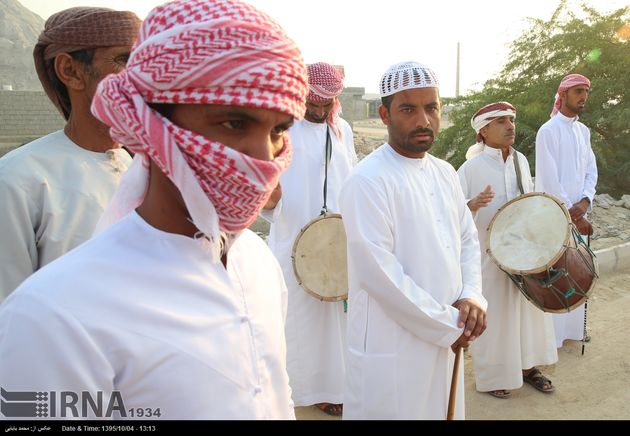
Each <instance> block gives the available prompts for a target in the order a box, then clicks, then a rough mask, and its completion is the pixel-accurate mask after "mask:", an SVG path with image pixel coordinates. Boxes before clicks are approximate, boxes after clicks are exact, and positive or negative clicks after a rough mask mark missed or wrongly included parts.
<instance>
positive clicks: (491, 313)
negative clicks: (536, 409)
mask: <svg viewBox="0 0 630 436" xmlns="http://www.w3.org/2000/svg"><path fill="white" fill-rule="evenodd" d="M515 119H516V109H515V108H514V106H512V105H511V104H510V103H507V102H497V103H492V104H489V105H486V106H484V107H482V108H481V109H479V110H478V111H477V112H476V113H475V114H474V115H473V117H472V119H471V125H472V127H473V129H475V131H476V132H477V143H476V144H475V145H473V146H472V147H471V148H470V149H469V153H468V154H467V156H468V160H467V161H466V162H465V163H464V164H463V165H462V166H461V167H460V168H459V169H458V170H457V173H458V175H459V180H460V183H461V185H462V190H463V191H464V196H465V197H466V198H469V199H470V200H469V201H468V207H469V208H470V210H471V211H472V212H473V216H474V218H475V224H476V226H477V231H478V232H479V242H480V245H481V275H482V281H483V294H484V297H486V299H487V300H488V312H487V317H488V328H487V329H486V331H485V333H484V334H483V336H481V337H480V338H479V339H478V340H476V341H475V342H474V343H473V344H472V345H471V346H470V351H471V355H472V357H473V365H474V368H475V383H476V388H477V390H478V391H479V392H488V393H489V394H490V395H493V396H494V397H497V398H509V397H510V395H511V394H510V389H517V388H520V387H521V386H522V385H523V381H526V382H527V383H530V384H531V385H532V386H534V387H535V388H536V389H538V390H540V391H541V392H545V393H550V392H552V391H553V390H554V386H553V384H552V383H551V380H549V379H548V378H546V377H545V376H544V375H542V373H541V372H540V370H539V369H538V368H536V367H535V365H550V364H552V363H555V362H556V361H557V360H558V353H557V350H556V347H555V340H554V336H553V321H552V318H551V315H550V314H547V313H545V312H543V311H541V310H540V309H538V308H537V307H535V306H534V305H533V304H532V303H530V302H529V301H527V299H526V298H525V297H524V296H523V294H522V293H521V292H520V290H519V289H518V288H517V287H516V285H514V283H513V282H512V280H511V279H510V278H509V277H508V275H507V274H505V273H504V272H503V271H501V270H500V269H499V268H498V266H497V265H496V264H495V263H494V261H493V260H492V258H491V257H490V256H489V255H488V254H487V253H486V249H487V228H488V226H489V224H490V221H491V220H492V218H493V217H494V216H495V214H496V213H497V211H498V210H499V208H501V207H502V206H503V205H505V203H507V202H508V201H510V200H512V199H513V198H516V197H518V196H519V195H521V194H526V193H528V192H531V191H532V190H533V187H534V186H533V183H532V178H531V175H530V171H529V163H528V162H527V158H526V157H525V156H524V155H523V154H522V153H520V152H518V151H516V150H515V149H514V148H513V147H512V144H514V139H515V138H516V136H515V135H516V121H515ZM519 175H520V181H519V179H518V177H519ZM521 190H522V191H521Z"/></svg>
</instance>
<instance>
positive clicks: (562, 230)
mask: <svg viewBox="0 0 630 436" xmlns="http://www.w3.org/2000/svg"><path fill="white" fill-rule="evenodd" d="M570 232H571V218H570V215H569V212H568V211H567V209H566V208H565V207H564V206H563V205H562V203H561V202H560V201H559V200H557V199H556V198H555V197H552V196H550V195H548V194H544V193H540V192H534V193H531V194H525V195H522V196H520V197H517V198H515V199H513V200H512V201H510V202H508V203H506V204H505V206H503V207H502V208H501V209H499V211H498V212H497V213H496V215H495V216H494V218H492V221H491V222H490V226H489V227H488V254H489V255H490V256H491V257H492V258H494V261H495V262H496V263H497V264H498V265H499V266H500V267H501V268H503V269H504V270H505V271H507V272H509V273H512V274H527V273H535V272H540V271H544V270H546V268H547V266H549V265H553V264H554V263H555V262H556V261H557V260H558V259H559V258H560V256H561V255H562V253H563V251H564V246H565V244H566V243H567V241H568V239H569V237H570V234H571V233H570Z"/></svg>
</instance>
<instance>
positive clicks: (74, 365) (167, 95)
mask: <svg viewBox="0 0 630 436" xmlns="http://www.w3.org/2000/svg"><path fill="white" fill-rule="evenodd" d="M306 94H307V79H306V66H305V65H304V62H303V59H302V54H301V52H300V50H299V49H298V47H297V46H296V45H295V43H294V42H293V41H292V40H291V39H290V38H289V37H288V36H287V35H286V33H285V32H284V31H283V30H282V28H281V27H280V26H279V25H278V24H277V23H276V22H275V21H273V20H272V19H271V18H270V17H269V16H267V15H265V14H264V13H262V12H260V11H258V10H257V9H255V8H254V7H253V6H250V5H248V4H247V3H244V2H240V1H237V0H211V1H209V0H175V1H171V2H167V3H165V4H163V5H161V6H158V7H156V8H155V9H153V11H151V12H150V13H149V15H148V17H147V18H146V20H145V21H144V23H143V25H142V28H141V29H140V35H139V37H138V40H137V41H136V44H135V46H134V48H133V50H132V52H131V55H130V58H129V63H128V66H127V69H126V70H125V71H123V72H121V73H119V74H116V75H110V76H108V77H107V78H106V79H104V80H103V82H101V84H100V85H99V87H98V90H97V92H96V95H95V97H94V101H93V103H92V112H93V113H94V115H95V116H96V117H97V118H98V119H100V120H101V121H103V122H104V123H105V124H107V125H109V126H111V130H110V133H111V135H112V137H113V138H115V139H116V140H118V141H119V142H120V143H121V144H123V145H125V146H127V147H129V148H130V149H131V150H132V151H133V152H135V157H134V161H133V163H132V165H131V167H130V169H129V171H128V172H127V173H126V175H125V177H124V178H123V181H122V183H121V185H120V187H119V190H118V191H117V192H116V195H115V196H114V199H113V200H112V203H111V205H110V208H109V209H108V210H107V211H106V213H105V216H104V221H103V222H102V224H101V225H102V226H103V229H102V230H101V231H100V233H98V234H97V235H96V236H94V237H93V238H92V239H91V240H89V241H88V242H87V243H85V244H83V245H82V246H81V247H79V248H77V249H75V250H73V251H72V252H70V253H68V254H67V255H65V256H64V257H62V258H60V259H59V260H58V261H57V262H54V263H52V264H50V265H48V266H47V267H45V268H43V269H42V270H41V271H39V272H38V273H36V274H34V275H33V276H32V277H31V278H29V279H28V280H26V281H25V282H24V284H23V285H22V286H21V287H20V288H18V289H17V290H16V291H15V292H14V293H13V295H12V296H11V297H10V298H9V299H8V300H7V301H6V302H5V303H3V304H2V305H1V306H0V355H1V356H2V365H0V380H2V386H3V388H4V389H5V390H7V391H24V390H26V391H33V390H34V391H37V392H40V391H45V392H49V391H57V392H60V391H70V392H74V393H82V392H86V393H88V394H90V395H91V397H92V398H97V396H99V395H100V397H101V398H102V399H103V403H104V404H108V403H109V402H110V400H111V398H121V401H123V402H124V406H125V408H121V409H117V410H116V411H115V412H114V415H113V416H112V417H113V418H125V417H127V418H135V417H144V418H153V419H155V418H161V419H294V418H295V415H294V411H293V402H292V401H291V389H290V387H289V377H288V375H287V371H286V346H285V339H284V314H285V311H286V288H285V285H284V281H283V279H282V271H281V269H280V266H279V265H278V262H277V261H276V259H275V258H274V256H273V254H272V253H271V251H270V250H269V248H268V247H267V245H266V244H265V243H264V241H263V240H262V239H260V238H258V237H257V236H256V235H255V234H254V233H252V232H251V231H249V230H247V227H248V226H249V225H250V224H251V223H252V222H253V221H254V220H255V219H256V217H257V215H258V213H259V212H260V210H261V209H262V207H263V205H264V204H265V203H266V202H267V200H268V199H269V196H270V195H271V192H272V191H273V189H274V188H275V187H276V185H277V183H278V179H279V177H280V173H281V172H282V171H283V170H284V169H285V168H286V167H287V166H288V165H289V162H290V159H291V146H290V141H288V135H287V130H288V129H289V127H290V126H291V124H292V123H293V119H294V118H298V119H299V118H301V117H302V116H303V115H304V109H305V107H304V102H305V99H306ZM108 224H111V225H109V227H107V225H108ZM118 404H120V403H118ZM56 405H57V407H56V409H55V410H54V412H55V414H56V417H63V416H64V415H61V414H60V410H59V409H60V408H61V407H62V405H61V404H60V402H57V403H56ZM64 410H65V411H67V409H64ZM75 410H76V408H75ZM130 410H133V411H138V410H140V411H141V412H142V415H140V414H137V415H132V414H130V413H131V412H130ZM51 412H52V411H51ZM88 412H89V414H88V417H90V418H95V417H98V418H100V417H101V416H94V414H95V412H93V409H88ZM51 416H52V415H51ZM66 417H67V418H73V417H74V418H76V417H77V416H74V414H73V412H72V411H70V412H69V415H66Z"/></svg>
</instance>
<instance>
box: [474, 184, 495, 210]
mask: <svg viewBox="0 0 630 436" xmlns="http://www.w3.org/2000/svg"><path fill="white" fill-rule="evenodd" d="M493 198H494V191H493V190H492V186H490V185H488V186H486V189H484V190H483V191H481V192H480V193H479V194H477V196H476V197H475V198H473V199H471V200H470V201H468V208H469V209H470V211H471V212H477V211H478V210H479V209H481V208H482V207H486V206H487V205H488V204H490V202H491V201H492V199H493Z"/></svg>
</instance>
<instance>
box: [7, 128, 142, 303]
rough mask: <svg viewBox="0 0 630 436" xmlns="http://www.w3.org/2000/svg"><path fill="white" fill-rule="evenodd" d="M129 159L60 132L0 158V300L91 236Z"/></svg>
mask: <svg viewBox="0 0 630 436" xmlns="http://www.w3.org/2000/svg"><path fill="white" fill-rule="evenodd" d="M130 163H131V157H130V156H129V153H127V152H126V151H125V150H124V149H122V148H119V149H113V150H109V151H107V152H105V153H97V152H93V151H89V150H86V149H84V148H82V147H79V146H78V145H76V144H75V143H73V142H72V141H70V139H69V138H68V137H67V136H66V135H65V133H64V132H63V131H58V132H55V133H51V134H50V135H47V136H44V137H43V138H40V139H38V140H36V141H33V142H31V143H29V144H26V145H24V146H22V147H20V148H18V149H16V150H14V151H12V152H10V153H8V154H7V155H5V156H3V157H2V159H0V203H1V204H2V206H1V207H0V302H1V301H2V300H3V299H4V298H6V297H7V296H8V295H9V293H11V292H12V291H13V290H14V289H15V288H16V287H17V286H18V285H19V284H20V283H22V281H23V280H24V279H25V278H27V277H28V276H29V275H31V274H32V273H33V272H34V271H36V270H38V269H39V268H41V267H43V266H44V265H46V264H48V263H49V262H51V261H53V260H55V259H56V258H58V257H59V256H61V255H62V254H64V253H66V252H67V251H69V250H71V249H72V248H74V247H76V246H77V245H79V244H81V243H82V242H84V241H86V240H87V239H89V238H90V237H91V236H92V233H93V231H94V228H95V226H96V223H97V222H98V220H99V218H100V217H101V215H102V214H103V211H104V210H105V208H106V207H107V205H108V204H109V201H110V199H111V197H112V196H113V194H114V191H115V190H116V187H117V186H118V183H119V182H120V178H121V176H122V174H123V173H124V172H125V171H126V170H127V167H128V166H129V165H130Z"/></svg>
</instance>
